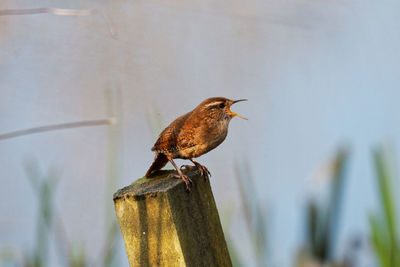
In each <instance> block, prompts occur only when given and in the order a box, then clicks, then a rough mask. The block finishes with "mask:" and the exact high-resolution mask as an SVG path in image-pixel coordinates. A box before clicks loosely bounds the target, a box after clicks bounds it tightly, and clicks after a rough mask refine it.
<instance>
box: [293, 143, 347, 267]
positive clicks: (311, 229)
mask: <svg viewBox="0 0 400 267" xmlns="http://www.w3.org/2000/svg"><path fill="white" fill-rule="evenodd" d="M348 160H349V151H348V149H346V148H341V149H339V151H338V152H337V154H336V156H335V157H334V158H333V160H332V162H331V166H332V172H331V177H330V180H329V197H328V201H327V203H324V204H322V203H320V202H317V201H316V200H314V199H312V200H310V201H309V202H308V206H307V211H306V231H305V233H306V244H305V245H304V247H303V248H302V249H301V250H300V252H299V256H298V259H297V266H311V263H312V264H313V265H314V266H322V265H324V264H329V265H330V266H343V264H340V263H335V259H334V255H335V249H336V243H337V236H338V228H339V225H340V216H341V208H342V201H343V195H344V186H345V177H346V169H347V164H348Z"/></svg>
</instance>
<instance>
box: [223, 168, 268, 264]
mask: <svg viewBox="0 0 400 267" xmlns="http://www.w3.org/2000/svg"><path fill="white" fill-rule="evenodd" d="M234 169H235V174H236V175H235V176H236V181H237V182H238V185H239V186H238V187H239V193H240V202H241V206H242V207H243V212H244V219H245V220H244V222H245V224H246V227H247V233H248V236H249V237H250V241H251V245H252V251H253V252H254V256H255V259H256V264H257V266H260V267H261V266H268V265H269V262H268V243H267V241H268V239H267V233H266V229H267V224H266V219H265V216H264V210H263V209H262V208H261V206H260V200H259V199H258V197H257V194H256V192H257V190H256V187H255V186H254V184H253V177H252V174H251V171H250V167H249V164H248V162H247V161H246V160H242V161H240V163H239V162H238V161H237V162H235V165H234ZM229 235H230V233H229V231H228V236H229ZM228 240H231V238H230V237H229V238H228ZM229 246H230V247H231V253H232V254H233V256H234V257H233V259H235V260H236V261H237V262H236V263H235V264H234V265H235V266H239V265H242V264H241V263H240V262H241V261H240V260H239V256H238V255H237V251H238V250H237V249H235V245H234V244H229ZM236 264H237V265H236Z"/></svg>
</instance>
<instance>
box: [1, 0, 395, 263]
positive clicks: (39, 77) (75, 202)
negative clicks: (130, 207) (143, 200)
mask: <svg viewBox="0 0 400 267" xmlns="http://www.w3.org/2000/svg"><path fill="white" fill-rule="evenodd" d="M50 7H51V8H60V9H45V8H50ZM38 8H44V9H38ZM399 11H400V2H399V1H395V0H383V1H382V0H381V1H376V0H363V1H360V0H347V1H345V0H337V1H332V0H323V1H316V0H285V1H270V0H267V1H265V0H264V1H261V0H250V1H245V2H243V1H204V0H202V1H198V0H194V1H189V2H180V1H169V0H167V1H157V0H150V1H134V0H116V1H105V0H101V1H93V0H76V1H68V2H66V1H60V0H56V1H54V0H53V1H45V0H35V1H33V0H18V1H16V0H2V1H1V2H0V48H1V49H0V93H1V97H0V169H1V170H2V175H1V179H0V196H1V197H0V198H1V199H0V265H2V266H128V261H127V257H126V254H125V250H124V246H123V241H122V238H121V236H120V232H119V228H118V224H116V220H115V213H114V210H113V203H112V194H113V193H114V192H115V191H116V190H117V189H118V188H121V187H123V186H126V185H128V184H130V183H131V182H133V181H134V180H135V179H137V178H140V177H142V176H143V175H144V173H145V172H146V170H147V169H148V167H149V166H150V164H151V162H152V160H153V157H154V153H153V152H151V151H150V148H151V147H152V145H153V144H154V142H155V140H156V138H157V135H158V134H159V133H160V132H161V130H162V129H163V128H164V127H166V126H167V125H168V124H169V123H170V122H171V121H172V120H174V119H175V118H176V117H178V116H179V115H182V114H184V113H185V112H187V111H189V110H191V109H193V108H194V107H195V106H197V105H198V104H199V103H200V102H201V101H203V100H204V99H205V98H208V97H212V96H224V97H228V98H231V99H240V98H248V99H249V101H248V102H243V103H240V104H237V105H235V106H234V107H233V108H232V110H233V111H235V112H237V113H239V114H241V115H243V116H245V117H247V118H249V120H248V121H245V120H241V119H238V118H235V119H233V120H232V122H231V124H230V129H229V135H228V137H227V139H226V140H225V142H224V143H223V144H222V145H220V146H219V147H218V148H216V149H215V150H213V151H212V152H210V153H209V154H206V155H204V156H202V157H201V158H199V159H198V161H199V162H200V163H202V164H204V165H206V166H207V167H208V169H209V170H210V171H211V173H212V177H211V184H212V189H213V191H214V196H215V199H216V203H217V206H218V209H219V212H220V217H221V220H222V223H223V227H224V232H225V236H226V239H227V242H228V243H229V248H230V253H231V256H232V260H233V262H234V265H235V266H279V267H280V266H283V267H285V266H288V267H289V266H322V264H330V265H329V266H383V267H389V266H390V267H395V266H400V256H399V255H400V243H399V239H400V237H399V233H398V230H397V229H398V226H399V225H398V223H397V221H398V218H397V214H398V209H399V206H400V205H399V202H398V196H397V195H398V193H399V189H398V188H399V187H398V186H399V181H398V179H397V177H396V166H397V165H399V163H400V162H399V158H398V157H396V153H397V151H399V149H400V147H399V136H400V116H398V114H399V107H398V102H399V99H400V90H399V86H400V53H399V52H398V48H399V47H400V31H399V28H400V27H399V26H400V17H399V16H398V14H399ZM33 13H35V14H33ZM65 123H77V124H70V125H66V126H65V125H64V126H65V127H64V128H63V129H59V128H62V126H60V127H57V126H55V127H50V128H49V129H48V130H54V131H46V132H43V131H42V130H44V129H43V128H40V129H38V132H37V133H35V134H31V133H33V132H34V130H32V129H31V128H35V127H41V126H46V125H47V126H49V125H50V126H51V125H53V126H54V125H60V124H65ZM76 126H87V127H76ZM24 129H31V130H28V131H26V132H22V133H21V132H20V134H21V135H20V136H18V133H15V132H14V131H19V130H24ZM55 129H58V130H57V131H55ZM13 132H14V133H13ZM7 133H11V134H8V135H7ZM22 134H23V135H22ZM383 144H384V145H383ZM178 163H179V164H182V163H183V161H178ZM396 197H397V199H396ZM396 218H397V219H396Z"/></svg>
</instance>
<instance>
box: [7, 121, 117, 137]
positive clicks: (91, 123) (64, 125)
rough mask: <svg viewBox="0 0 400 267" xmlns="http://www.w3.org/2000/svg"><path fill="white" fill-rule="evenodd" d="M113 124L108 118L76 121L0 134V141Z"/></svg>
mask: <svg viewBox="0 0 400 267" xmlns="http://www.w3.org/2000/svg"><path fill="white" fill-rule="evenodd" d="M114 123H115V119H114V118H110V119H103V120H91V121H78V122H70V123H62V124H53V125H46V126H40V127H34V128H29V129H24V130H19V131H14V132H9V133H5V134H0V141H1V140H5V139H9V138H14V137H19V136H23V135H29V134H35V133H42V132H48V131H55V130H62V129H68V128H77V127H89V126H101V125H111V124H114Z"/></svg>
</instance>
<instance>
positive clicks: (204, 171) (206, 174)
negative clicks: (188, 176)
mask: <svg viewBox="0 0 400 267" xmlns="http://www.w3.org/2000/svg"><path fill="white" fill-rule="evenodd" d="M194 164H195V166H191V165H182V166H181V168H180V169H181V170H182V168H185V169H186V170H192V169H194V168H196V169H198V170H199V172H200V175H201V176H203V177H204V180H207V179H209V177H211V173H210V171H209V170H208V169H207V168H206V166H203V165H201V164H200V163H197V162H196V163H194Z"/></svg>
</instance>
